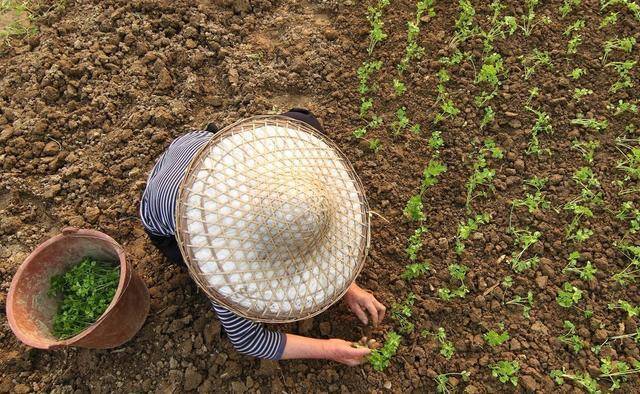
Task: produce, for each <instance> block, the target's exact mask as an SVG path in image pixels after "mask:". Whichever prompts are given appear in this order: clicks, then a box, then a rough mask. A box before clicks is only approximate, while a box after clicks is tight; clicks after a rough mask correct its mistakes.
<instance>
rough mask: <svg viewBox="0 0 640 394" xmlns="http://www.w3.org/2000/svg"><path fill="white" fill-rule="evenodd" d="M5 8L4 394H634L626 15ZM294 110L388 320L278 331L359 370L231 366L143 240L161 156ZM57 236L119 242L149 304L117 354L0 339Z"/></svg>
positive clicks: (636, 360)
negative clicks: (333, 187)
mask: <svg viewBox="0 0 640 394" xmlns="http://www.w3.org/2000/svg"><path fill="white" fill-rule="evenodd" d="M15 4H18V3H16V2H11V1H4V0H0V7H2V8H0V10H2V13H3V16H2V17H1V18H0V32H3V33H2V34H0V39H1V40H2V42H1V43H0V168H2V176H1V177H0V257H2V258H1V259H0V306H1V308H0V314H1V315H2V316H1V317H2V319H1V323H0V348H2V351H0V392H11V391H15V392H31V391H33V392H39V391H47V392H58V393H61V392H88V391H91V392H150V391H156V392H189V391H198V392H211V391H219V392H235V393H242V392H263V393H264V392H287V393H302V392H345V393H347V392H409V391H411V392H413V391H415V392H435V391H436V390H438V391H439V392H464V393H497V392H540V393H547V392H553V391H557V392H591V393H597V392H603V393H604V392H608V391H610V390H614V391H619V392H637V391H638V390H639V388H640V380H639V379H638V372H640V348H639V347H638V344H639V343H640V327H639V326H638V322H639V319H640V292H639V289H638V284H637V280H638V278H639V277H640V113H639V109H638V106H640V87H639V86H640V71H639V70H640V65H639V64H638V61H639V59H640V49H639V48H638V45H640V44H639V43H637V41H638V40H640V2H638V1H635V2H634V1H628V0H609V1H606V0H600V1H596V0H561V1H560V0H559V1H536V0H526V1H471V0H460V1H437V0H436V1H429V0H424V1H418V2H412V1H405V0H391V1H387V0H376V1H367V2H366V3H361V2H356V1H352V0H345V1H334V0H305V1H275V0H274V1H272V0H256V1H251V2H250V1H248V0H216V1H195V2H190V1H189V2H188V1H173V2H171V1H147V0H134V1H111V0H104V1H66V2H62V1H59V2H42V3H39V2H30V3H28V5H27V8H26V9H24V10H22V9H21V10H20V12H19V15H18V16H15ZM20 4H22V3H20ZM11 13H13V14H11ZM9 14H11V15H14V16H11V15H9ZM7 15H9V16H7ZM25 15H30V17H25ZM8 18H12V19H8ZM295 106H298V107H307V108H309V109H310V110H312V111H313V112H314V113H315V114H316V115H317V116H318V118H319V119H321V120H322V122H323V123H324V127H325V129H326V130H327V134H328V135H329V136H330V137H331V138H332V139H333V140H335V141H336V143H337V144H338V145H339V146H340V147H341V148H342V150H343V151H344V152H345V153H346V154H347V156H348V157H349V158H350V159H351V160H352V162H353V164H354V167H355V168H356V170H357V172H358V174H359V175H360V177H361V178H362V181H363V183H364V185H365V187H366V191H367V195H368V198H369V203H370V205H371V209H372V210H373V211H374V212H375V213H374V214H373V216H372V240H371V249H370V252H369V257H368V259H367V262H366V263H365V268H364V270H363V272H362V273H361V275H360V277H359V279H358V283H359V284H360V285H361V286H362V287H364V288H367V289H370V290H372V291H373V292H374V293H375V294H376V297H378V299H380V301H382V302H383V303H384V304H385V305H387V308H388V309H387V310H388V315H387V317H386V318H385V321H384V323H383V324H382V326H381V327H378V328H375V329H374V328H371V327H362V326H361V325H360V324H359V323H358V322H357V321H356V318H355V316H353V315H352V314H351V313H350V312H349V311H348V310H347V308H346V307H345V306H344V305H342V304H337V305H336V306H334V307H332V308H331V309H330V310H329V311H327V312H324V313H323V314H321V315H319V316H317V317H315V318H313V319H310V320H307V321H303V322H299V323H296V324H288V325H283V329H285V330H290V331H292V332H294V333H300V334H304V335H310V336H316V337H322V338H329V337H339V338H345V339H348V340H358V339H359V338H360V337H362V336H367V337H370V338H371V337H373V338H376V339H377V340H379V341H381V342H384V341H385V338H386V343H387V345H386V346H385V350H384V351H381V352H380V353H379V354H377V356H376V358H375V359H374V361H373V362H372V363H371V364H367V365H363V366H361V367H354V368H347V367H344V366H341V365H338V364H332V363H328V362H320V361H282V362H273V361H259V360H255V359H252V358H248V357H244V356H241V355H238V354H237V353H236V352H235V351H234V349H233V347H232V346H231V344H230V343H229V342H228V341H227V340H226V339H225V338H224V334H222V333H221V330H220V325H219V323H218V322H217V320H216V319H215V318H214V314H213V312H212V311H211V310H210V307H209V304H208V303H207V301H206V299H205V297H204V295H203V294H202V293H200V292H199V291H198V290H197V287H196V285H195V284H194V283H193V282H192V281H191V279H190V277H189V275H188V274H187V271H186V269H185V268H184V267H178V266H175V265H173V264H171V263H169V262H168V261H166V260H165V259H164V258H163V257H161V255H160V253H159V252H158V251H157V250H156V249H155V248H154V247H153V245H152V244H151V243H150V241H149V240H148V237H147V236H146V234H145V233H144V230H143V228H142V225H141V223H140V221H139V219H138V203H139V200H140V194H141V192H142V190H143V188H144V185H145V180H146V176H147V173H148V171H149V170H150V169H151V167H152V166H153V164H154V162H155V160H156V158H157V157H158V155H160V154H161V153H162V152H163V151H164V149H165V148H166V146H168V144H169V143H170V141H171V140H172V139H173V138H175V137H177V136H179V135H181V134H183V133H185V132H188V131H191V130H194V129H201V128H203V127H204V125H205V124H207V123H208V122H214V123H216V124H217V125H218V126H224V125H227V124H230V123H231V122H233V121H235V120H237V119H239V118H241V117H244V116H250V115H254V114H264V113H278V112H282V111H284V110H287V109H289V108H290V107H295ZM68 225H72V226H77V227H88V228H95V229H98V230H100V231H104V232H105V233H107V234H109V235H111V236H112V237H113V238H115V239H116V240H117V241H118V242H120V243H121V244H122V245H123V246H124V247H125V249H126V251H127V253H128V257H129V259H130V260H131V261H132V263H133V265H134V267H135V269H136V271H137V272H138V273H139V274H140V275H141V276H142V277H143V279H144V281H145V283H146V284H147V286H148V287H149V290H150V293H151V313H150V315H149V317H148V319H147V321H146V323H145V325H144V327H143V328H142V330H141V331H140V333H139V334H138V335H137V336H136V337H134V339H133V340H132V341H131V342H129V343H128V344H127V345H125V346H123V347H121V348H118V349H115V350H101V351H89V350H83V349H64V350H58V351H54V352H43V351H39V350H35V349H29V348H27V347H25V346H24V345H22V344H21V343H19V342H18V341H17V339H16V338H15V337H14V335H13V334H12V332H11V330H10V329H9V326H8V323H7V320H6V314H5V298H6V293H7V291H8V288H9V285H10V282H11V278H12V276H13V274H14V273H15V271H16V269H17V267H18V266H19V264H20V263H21V262H22V261H23V260H24V259H25V258H26V257H27V256H28V254H29V253H30V252H31V250H32V249H33V248H34V247H35V246H36V245H38V244H39V243H40V242H42V241H43V240H44V239H46V238H47V237H49V236H52V235H55V234H57V233H58V232H59V231H60V229H61V228H63V227H65V226H68ZM396 345H397V350H396V351H395V354H394V350H395V349H394V348H396ZM387 356H388V357H387Z"/></svg>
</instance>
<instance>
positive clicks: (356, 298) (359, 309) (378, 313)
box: [344, 283, 387, 326]
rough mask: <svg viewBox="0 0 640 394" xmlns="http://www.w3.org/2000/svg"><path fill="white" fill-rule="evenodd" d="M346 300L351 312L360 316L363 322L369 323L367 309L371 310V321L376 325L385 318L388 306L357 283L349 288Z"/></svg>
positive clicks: (345, 296)
mask: <svg viewBox="0 0 640 394" xmlns="http://www.w3.org/2000/svg"><path fill="white" fill-rule="evenodd" d="M344 300H345V302H346V303H347V306H349V309H350V310H351V312H353V313H354V314H355V315H356V316H358V319H360V321H361V322H362V324H368V323H369V319H368V318H367V313H366V312H365V310H366V311H369V314H370V315H371V321H372V322H373V325H374V326H377V325H378V323H380V322H381V321H382V319H384V313H385V311H386V310H387V308H385V306H384V305H382V304H381V303H380V302H378V300H376V297H374V296H373V294H371V293H369V292H368V291H366V290H363V289H362V288H360V286H358V285H356V284H355V283H353V284H352V285H351V286H350V287H349V290H347V293H346V294H345V295H344Z"/></svg>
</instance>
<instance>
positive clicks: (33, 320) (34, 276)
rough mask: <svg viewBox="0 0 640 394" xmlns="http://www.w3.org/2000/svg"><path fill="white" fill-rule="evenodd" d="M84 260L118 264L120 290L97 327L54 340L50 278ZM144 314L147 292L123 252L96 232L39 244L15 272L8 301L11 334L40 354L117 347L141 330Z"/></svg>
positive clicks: (65, 233)
mask: <svg viewBox="0 0 640 394" xmlns="http://www.w3.org/2000/svg"><path fill="white" fill-rule="evenodd" d="M85 256H91V257H94V258H96V259H98V260H110V261H119V263H120V281H119V283H118V290H117V291H116V294H115V296H114V297H113V300H112V301H111V304H109V307H108V308H107V309H106V310H105V312H104V313H103V314H102V316H100V318H99V319H98V320H96V322H95V323H93V324H92V325H91V326H89V327H87V328H86V329H85V330H84V331H82V332H81V333H79V334H78V335H76V336H74V337H72V338H69V339H65V340H58V339H56V338H55V337H54V336H53V335H52V333H51V327H52V319H53V315H54V314H55V312H56V308H57V302H56V300H55V299H54V298H52V297H49V296H48V295H47V291H48V290H49V286H50V279H51V277H52V276H54V275H56V274H59V273H62V272H65V271H67V270H68V269H69V268H71V266H73V265H75V264H77V263H78V262H80V260H82V258H83V257H85ZM148 313H149V291H148V290H147V287H146V286H145V284H144V282H143V281H142V280H141V279H140V278H139V277H138V276H137V275H136V273H135V272H134V271H133V269H132V267H131V265H130V264H129V262H128V261H127V260H126V258H125V255H124V250H123V249H122V247H121V246H120V245H118V243H117V242H116V241H114V240H113V238H111V237H109V236H108V235H106V234H104V233H101V232H99V231H95V230H78V229H76V228H65V229H63V230H62V234H60V235H57V236H55V237H53V238H51V239H49V240H47V241H46V242H44V243H43V244H41V245H39V246H38V247H37V248H36V249H35V250H34V251H33V252H32V253H31V254H30V255H29V257H27V259H26V260H25V261H24V262H23V263H22V265H21V266H20V267H19V268H18V271H17V272H16V274H15V276H14V277H13V280H12V281H11V287H10V288H9V294H8V296H7V317H8V319H9V325H10V326H11V330H13V332H14V334H15V335H16V336H17V337H18V339H19V340H20V341H22V342H23V343H25V344H27V345H29V346H32V347H35V348H39V349H54V348H59V347H63V346H79V347H85V348H94V349H107V348H113V347H116V346H120V345H122V344H123V343H125V342H127V341H128V340H130V339H131V338H132V337H133V336H134V335H135V334H136V333H137V332H138V331H139V330H140V328H141V327H142V324H143V323H144V320H145V319H146V317H147V314H148Z"/></svg>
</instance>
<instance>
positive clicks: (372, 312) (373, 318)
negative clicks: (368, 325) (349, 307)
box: [365, 301, 378, 327]
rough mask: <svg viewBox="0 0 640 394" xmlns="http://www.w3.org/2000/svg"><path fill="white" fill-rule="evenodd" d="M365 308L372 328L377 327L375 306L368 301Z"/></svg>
mask: <svg viewBox="0 0 640 394" xmlns="http://www.w3.org/2000/svg"><path fill="white" fill-rule="evenodd" d="M365 307H366V308H367V310H368V311H369V314H370V315H371V322H372V323H373V326H374V327H375V326H377V325H378V309H376V305H375V304H374V303H373V302H372V301H369V302H367V303H366V304H365Z"/></svg>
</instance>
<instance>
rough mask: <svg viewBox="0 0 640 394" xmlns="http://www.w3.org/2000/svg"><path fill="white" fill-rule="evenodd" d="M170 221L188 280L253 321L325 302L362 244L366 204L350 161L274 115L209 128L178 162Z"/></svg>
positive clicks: (353, 265)
mask: <svg viewBox="0 0 640 394" xmlns="http://www.w3.org/2000/svg"><path fill="white" fill-rule="evenodd" d="M176 223H177V231H176V237H177V238H178V244H179V245H180V249H181V251H182V255H183V257H184V259H185V261H186V263H187V266H188V267H189V271H190V273H191V275H192V276H193V278H194V279H195V281H196V282H197V283H198V285H199V286H200V287H201V288H202V289H203V290H204V291H205V292H206V293H207V294H208V295H209V297H211V298H212V299H213V300H214V301H216V302H218V303H219V304H222V305H224V306H225V307H227V308H228V309H230V310H231V311H233V312H235V313H237V314H239V315H242V316H245V317H247V318H250V319H253V320H256V321H265V322H290V321H295V320H301V319H306V318H308V317H311V316H314V315H316V314H318V313H320V312H322V311H323V310H325V309H327V308H328V307H329V306H331V305H332V304H333V303H335V302H336V301H337V300H339V299H340V298H341V297H342V295H344V293H345V292H346V290H347V288H348V287H349V286H350V285H351V283H353V281H354V280H355V278H356V276H357V275H358V273H359V272H360V269H361V268H362V264H363V262H364V259H365V256H366V254H367V250H368V247H369V212H368V205H367V202H366V199H365V194H364V188H363V187H362V184H361V182H360V180H359V179H358V177H357V175H356V173H355V171H354V169H353V167H352V166H351V164H350V163H349V162H348V161H347V159H346V157H345V156H344V155H343V154H342V153H341V152H340V151H339V150H338V148H337V147H336V145H335V144H334V143H332V142H331V141H330V140H329V139H327V138H326V137H325V136H323V135H322V134H320V133H319V132H318V131H316V130H315V129H313V128H312V127H310V126H308V125H307V124H305V123H303V122H299V121H297V120H294V119H291V118H288V117H284V116H257V117H252V118H249V119H245V120H242V121H239V122H237V123H235V124H233V125H230V126H228V127H226V128H225V129H223V130H221V131H220V132H218V134H216V135H215V136H214V137H213V138H212V139H211V141H209V142H208V143H207V144H206V145H205V146H204V147H203V148H202V149H201V150H200V151H199V152H198V154H197V155H196V156H195V157H194V159H193V160H192V162H191V164H190V165H189V168H188V169H187V173H186V176H185V178H184V180H183V182H182V184H181V185H180V191H179V194H178V204H177V209H176Z"/></svg>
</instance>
